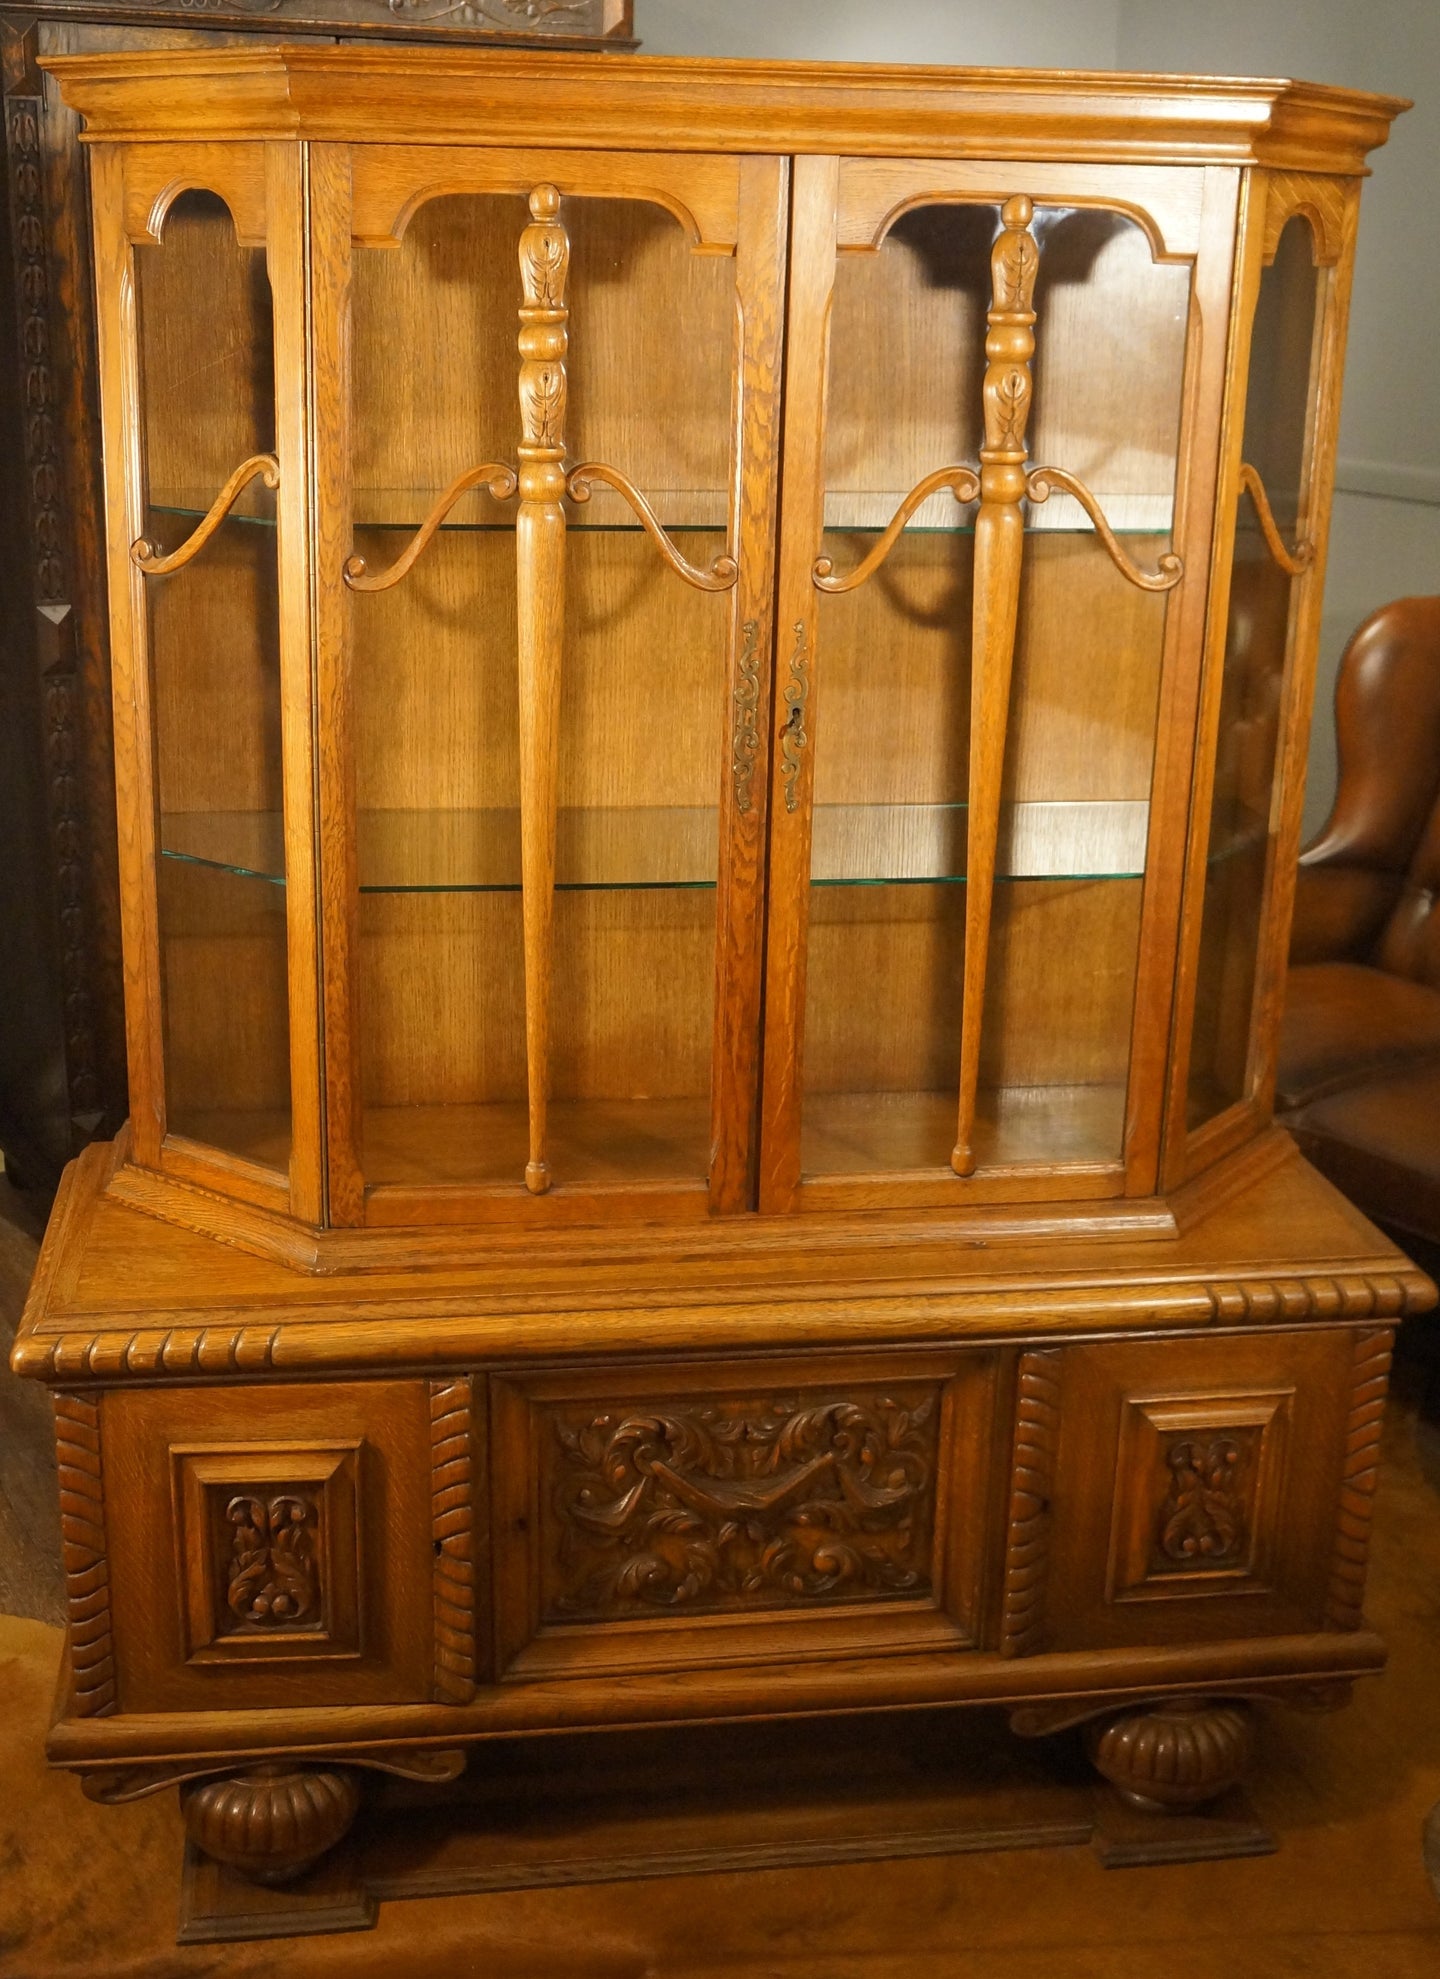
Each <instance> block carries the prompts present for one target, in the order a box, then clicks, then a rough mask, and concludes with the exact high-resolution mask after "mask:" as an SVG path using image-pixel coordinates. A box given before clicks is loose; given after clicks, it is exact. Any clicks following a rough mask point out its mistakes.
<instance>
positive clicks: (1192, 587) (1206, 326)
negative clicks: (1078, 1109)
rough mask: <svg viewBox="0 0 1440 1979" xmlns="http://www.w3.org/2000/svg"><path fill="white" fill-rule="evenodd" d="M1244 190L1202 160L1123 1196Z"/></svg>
mask: <svg viewBox="0 0 1440 1979" xmlns="http://www.w3.org/2000/svg"><path fill="white" fill-rule="evenodd" d="M1239 197H1240V173H1239V170H1238V168H1236V167H1234V166H1209V167H1206V169H1205V185H1204V194H1203V198H1202V202H1201V212H1200V237H1199V242H1198V244H1197V248H1196V253H1195V261H1194V273H1193V275H1192V278H1191V291H1190V322H1189V332H1188V336H1187V350H1186V359H1185V395H1184V399H1183V405H1184V413H1183V418H1184V427H1183V430H1182V433H1181V436H1180V454H1179V459H1178V461H1177V463H1176V473H1175V525H1174V530H1173V533H1172V536H1171V543H1172V547H1173V549H1174V550H1175V552H1176V554H1177V555H1179V557H1180V558H1181V561H1182V562H1183V564H1184V567H1185V570H1186V571H1187V572H1188V573H1191V581H1190V582H1188V583H1184V584H1181V585H1180V586H1179V587H1178V588H1177V589H1176V591H1175V593H1174V596H1173V597H1172V599H1171V601H1170V608H1169V611H1168V613H1167V615H1166V624H1165V643H1164V647H1163V650H1162V653H1161V660H1160V702H1159V709H1158V713H1157V720H1156V731H1155V767H1154V771H1153V774H1152V777H1151V787H1150V829H1149V833H1148V847H1149V850H1148V853H1147V857H1146V862H1145V890H1144V896H1143V901H1142V906H1141V915H1140V952H1139V957H1138V963H1137V969H1136V978H1135V1014H1134V1019H1133V1023H1132V1027H1131V1043H1130V1075H1129V1083H1128V1087H1127V1092H1126V1101H1125V1193H1126V1194H1127V1195H1132V1196H1144V1195H1149V1194H1151V1193H1153V1192H1154V1190H1155V1189H1156V1188H1157V1187H1158V1186H1159V1169H1160V1154H1161V1132H1162V1122H1163V1118H1164V1110H1165V1092H1166V1066H1167V1061H1168V1057H1169V1051H1170V1042H1171V1038H1172V1036H1173V1035H1174V1033H1173V1030H1172V1010H1173V1003H1174V999H1175V984H1176V967H1175V964H1176V956H1177V951H1178V947H1179V938H1180V916H1181V907H1182V898H1183V892H1184V880H1185V819H1186V815H1187V811H1188V808H1189V804H1190V793H1191V781H1192V777H1193V772H1194V758H1193V750H1192V748H1191V738H1192V736H1193V734H1194V726H1195V716H1196V709H1197V706H1198V703H1199V698H1200V691H1201V678H1202V673H1203V667H1204V657H1205V624H1206V605H1207V596H1208V586H1207V585H1206V584H1205V583H1203V582H1202V581H1201V579H1202V577H1203V576H1204V574H1205V572H1206V571H1207V569H1208V567H1209V565H1210V559H1211V554H1212V544H1213V538H1214V533H1215V525H1216V479H1217V470H1218V467H1219V464H1220V459H1221V449H1222V439H1223V429H1224V413H1225V367H1226V361H1227V357H1228V354H1229V344H1230V320H1231V301H1232V291H1233V286H1234V278H1235V222H1236V207H1237V202H1238V200H1239Z"/></svg>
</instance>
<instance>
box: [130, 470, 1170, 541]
mask: <svg viewBox="0 0 1440 1979" xmlns="http://www.w3.org/2000/svg"><path fill="white" fill-rule="evenodd" d="M441 492H442V491H441V490H440V489H438V488H357V489H356V490H355V494H354V505H355V514H354V521H355V528H356V529H357V530H372V529H375V530H394V531H396V532H397V533H400V534H403V535H413V534H414V532H415V531H416V530H417V529H418V528H419V527H420V525H421V523H422V522H423V521H424V520H425V517H426V516H427V515H428V514H429V513H430V512H431V510H432V509H433V508H434V506H435V503H436V502H437V501H438V499H439V497H440V494H441ZM644 492H645V495H646V499H647V500H648V501H649V502H650V505H651V507H652V508H653V509H654V510H655V513H656V514H657V515H658V516H659V518H660V521H661V524H662V525H663V527H664V528H665V529H666V531H667V532H668V533H669V534H671V535H686V534H695V533H698V534H705V535H724V534H725V533H726V532H727V531H728V528H729V509H730V497H729V493H728V491H727V490H725V489H723V488H713V489H711V488H672V489H662V490H660V491H658V492H657V491H652V490H649V489H646V490H645V491H644ZM907 492H908V491H907V490H906V489H904V488H899V489H894V490H883V491H882V490H873V489H830V490H829V491H828V492H827V493H826V496H825V531H826V533H827V535H828V534H832V533H833V534H837V535H846V536H871V535H879V534H880V532H881V531H882V530H884V529H887V528H888V527H889V525H890V521H891V518H892V517H893V516H894V514H895V511H896V510H897V509H898V508H899V506H900V504H901V503H902V502H903V501H904V499H905V496H906V493H907ZM214 499H215V490H214V489H213V488H206V489H200V488H171V489H165V490H164V491H162V492H157V493H156V494H155V495H154V496H153V497H152V499H151V501H150V512H151V513H152V514H154V515H176V516H186V517H190V518H199V517H200V516H202V515H204V514H205V513H206V512H207V510H208V509H209V506H210V503H211V502H212V501H213V500H214ZM1097 499H1098V501H1099V503H1100V506H1101V509H1102V510H1103V512H1104V514H1105V517H1106V519H1107V521H1108V522H1109V523H1110V526H1111V528H1112V529H1113V530H1114V532H1115V534H1116V535H1117V536H1163V537H1168V536H1169V534H1170V529H1171V521H1172V511H1173V504H1172V501H1171V498H1170V496H1169V495H1134V494H1104V493H1101V494H1099V495H1098V496H1097ZM564 506H565V515H566V522H567V526H568V527H569V528H571V529H577V530H582V531H590V530H598V531H601V532H605V531H627V532H628V531H635V530H638V529H640V527H641V524H640V522H639V520H638V518H637V517H636V515H635V512H634V510H633V509H632V508H631V507H630V506H629V504H628V503H627V502H625V501H624V500H623V499H622V497H621V496H619V495H617V494H616V493H615V491H614V490H613V489H611V488H607V487H605V486H603V484H601V483H598V482H597V483H596V485H595V488H594V491H593V493H592V494H591V497H590V499H589V501H588V502H584V503H580V502H571V501H567V502H566V503H565V505H564ZM1025 507H1026V515H1025V527H1026V529H1027V530H1028V531H1030V532H1032V533H1033V534H1035V535H1068V536H1093V535H1094V534H1095V531H1094V528H1093V526H1092V525H1091V523H1090V520H1089V518H1088V517H1087V516H1086V514H1085V511H1084V510H1083V509H1082V508H1081V507H1080V505H1079V503H1078V502H1077V501H1075V500H1074V499H1073V497H1072V496H1070V495H1066V494H1054V495H1052V496H1051V497H1050V499H1049V500H1048V501H1047V502H1045V503H1044V504H1043V505H1040V504H1035V503H1027V504H1026V505H1025ZM226 520H227V521H229V522H233V523H247V524H249V525H250V526H251V527H253V528H261V529H273V528H274V527H275V495H274V491H273V490H271V489H267V488H266V487H265V486H264V484H263V483H262V482H260V481H255V482H252V483H251V485H250V486H249V487H248V488H246V489H244V490H243V491H242V492H241V495H240V497H239V499H238V501H237V502H236V504H235V506H234V508H232V509H231V511H230V513H229V515H228V517H227V518H226ZM440 527H441V529H442V530H449V531H456V530H458V531H461V532H462V533H463V532H470V533H476V532H479V533H485V532H487V531H488V532H490V533H496V534H505V533H508V532H510V531H513V529H514V527H515V507H514V503H513V501H511V502H496V501H494V500H493V499H492V498H491V496H489V495H488V494H487V493H486V492H485V491H484V490H483V489H471V490H469V491H468V492H467V493H466V494H464V495H462V496H461V497H460V499H459V501H458V502H456V504H455V506H454V507H453V508H452V509H451V511H450V513H449V514H448V515H447V516H446V518H445V520H444V522H442V523H441V525H440ZM974 531H975V504H974V503H971V504H969V505H968V506H966V507H962V506H961V505H960V504H959V503H958V502H956V501H955V499H954V498H953V496H951V495H948V494H944V493H941V494H939V495H932V496H931V497H930V499H929V500H928V501H925V502H922V503H921V504H920V507H919V508H918V509H916V511H915V513H914V515H913V516H912V517H911V518H910V521H909V522H908V523H907V525H906V534H907V535H922V536H923V535H934V536H969V535H973V534H974Z"/></svg>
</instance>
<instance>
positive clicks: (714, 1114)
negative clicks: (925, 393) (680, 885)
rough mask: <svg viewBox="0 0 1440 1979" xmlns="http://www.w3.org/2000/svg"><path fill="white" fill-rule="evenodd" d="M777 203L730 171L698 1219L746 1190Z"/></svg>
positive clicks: (761, 859)
mask: <svg viewBox="0 0 1440 1979" xmlns="http://www.w3.org/2000/svg"><path fill="white" fill-rule="evenodd" d="M788 191H789V186H788V164H787V161H786V160H784V159H779V158H745V159H743V160H742V161H741V163H740V203H739V228H738V236H739V237H738V240H737V243H736V249H735V260H736V266H735V285H736V314H737V321H738V326H739V348H738V352H737V364H736V373H735V481H734V489H733V493H732V499H731V527H730V540H731V541H732V543H734V544H735V545H736V546H737V550H736V556H737V561H738V563H739V566H740V574H739V578H738V580H737V583H736V587H735V591H734V594H733V598H732V604H731V612H730V654H729V669H728V677H727V687H728V692H727V701H726V707H725V719H726V724H727V733H728V735H729V739H730V748H729V752H728V757H727V760H726V763H725V767H724V770H723V772H722V775H721V781H720V845H721V859H720V866H719V872H718V875H717V879H718V898H717V901H716V925H715V1041H714V1046H713V1056H712V1061H711V1062H712V1066H713V1077H712V1096H711V1136H710V1144H711V1158H710V1178H709V1189H710V1207H711V1208H712V1210H715V1211H716V1212H717V1213H720V1214H735V1213H737V1212H739V1211H741V1210H745V1209H748V1208H749V1207H750V1206H751V1204H752V1202H753V1200H754V1194H755V1186H756V1183H755V1169H756V1161H757V1137H758V1129H759V1122H758V1118H757V1110H758V1098H759V1084H760V1024H761V986H762V977H763V970H764V953H765V950H764V934H765V828H766V818H767V814H768V810H769V806H768V803H767V795H768V791H769V772H770V748H769V735H770V709H771V678H772V674H773V668H774V655H775V565H776V514H777V507H778V494H779V466H780V375H781V374H780V367H781V363H782V360H783V354H784V304H785V254H786V239H787V233H788V224H789V210H788V198H787V195H788Z"/></svg>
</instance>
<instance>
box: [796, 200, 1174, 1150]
mask: <svg viewBox="0 0 1440 1979" xmlns="http://www.w3.org/2000/svg"><path fill="white" fill-rule="evenodd" d="M998 225H999V215H998V212H997V210H996V209H995V208H993V207H967V206H937V207H927V208H922V209H918V210H916V211H914V212H911V213H909V214H907V215H905V216H904V217H903V218H902V219H901V221H900V222H899V223H898V224H897V226H896V227H895V228H894V230H893V231H892V232H891V234H890V235H889V236H888V237H887V239H886V241H885V243H884V245H883V246H882V248H881V249H880V252H879V253H878V254H875V255H845V256H842V257H841V260H840V263H839V267H838V271H837V283H836V292H835V303H834V311H833V316H832V334H831V349H832V353H833V354H832V359H831V385H830V414H829V422H828V431H827V456H826V473H827V481H826V495H825V515H826V523H827V529H826V552H827V554H828V555H829V556H830V557H831V559H832V561H833V563H834V566H835V568H836V570H837V571H841V572H843V571H845V570H848V569H852V568H853V567H854V566H855V564H856V563H858V562H859V560H860V558H861V557H862V556H863V555H864V554H865V552H866V550H867V549H868V547H869V546H870V544H871V543H872V542H873V540H874V535H875V533H876V532H877V531H878V530H879V529H880V528H882V527H883V526H884V524H885V523H887V522H888V521H889V519H890V516H891V515H892V514H893V513H894V510H895V509H896V508H897V507H898V506H899V503H900V501H901V500H902V498H903V496H904V495H905V493H906V492H907V491H908V490H909V489H910V488H911V487H913V486H914V485H915V483H916V482H918V481H919V480H921V479H922V478H923V476H925V475H926V474H928V473H930V472H932V471H934V470H935V469H936V468H939V467H943V466H947V465H953V464H957V463H967V464H974V463H975V462H976V461H977V460H978V455H979V448H980V443H981V437H982V435H981V427H980V419H981V381H982V377H983V373H984V367H985V358H984V338H985V316H986V310H987V308H988V306H989V302H990V268H989V253H990V245H991V242H992V240H993V238H994V235H995V232H996V230H997V227H998ZM1034 232H1035V234H1036V237H1037V239H1038V240H1039V241H1040V243H1041V261H1040V275H1039V279H1038V282H1037V285H1036V311H1037V317H1038V321H1037V328H1036V336H1037V355H1036V358H1035V362H1034V365H1033V373H1034V380H1035V396H1034V414H1033V417H1032V421H1031V451H1032V456H1033V458H1034V459H1035V460H1036V461H1037V462H1043V463H1045V464H1047V465H1053V466H1056V467H1063V468H1066V469H1068V470H1069V471H1070V472H1071V473H1073V474H1076V475H1078V476H1079V477H1080V478H1081V479H1082V480H1084V481H1086V482H1087V483H1088V484H1089V486H1090V487H1091V489H1092V490H1093V491H1094V492H1095V494H1096V496H1097V498H1098V499H1099V501H1100V503H1101V505H1102V507H1103V509H1104V511H1105V513H1106V515H1107V517H1108V518H1109V519H1110V520H1111V522H1112V525H1113V526H1114V527H1115V529H1116V531H1117V533H1118V534H1120V535H1122V536H1124V537H1125V547H1126V549H1127V550H1128V552H1129V553H1130V554H1131V555H1132V556H1133V557H1134V558H1135V559H1136V560H1137V561H1139V562H1141V563H1143V564H1145V565H1146V567H1148V568H1152V569H1153V567H1154V563H1155V558H1156V557H1157V556H1158V555H1159V554H1160V553H1161V552H1162V551H1164V550H1166V549H1168V548H1169V547H1170V536H1169V531H1170V524H1171V509H1172V503H1173V494H1174V479H1175V463H1176V455H1177V446H1178V436H1179V425H1180V405H1181V389H1182V380H1183V371H1184V345H1185V326H1186V316H1187V310H1188V303H1189V270H1188V268H1185V267H1180V266H1176V267H1169V266H1157V265H1156V264H1155V263H1154V261H1153V260H1152V258H1151V253H1150V247H1149V243H1148V241H1147V239H1146V237H1145V235H1144V233H1143V231H1142V230H1141V229H1140V228H1139V227H1138V226H1137V225H1136V224H1134V223H1133V222H1131V221H1129V220H1127V219H1124V218H1122V217H1120V216H1118V215H1114V214H1107V213H1101V212H1089V211H1084V212H1067V211H1063V210H1058V209H1050V210H1041V211H1039V212H1037V214H1036V219H1035V226H1034ZM875 351H881V352H883V353H884V360H885V361H884V363H883V365H875V364H873V363H871V362H867V353H870V352H875ZM975 513H976V511H975V509H974V507H973V506H972V507H965V508H961V507H960V506H959V505H957V503H956V502H955V501H954V499H953V498H952V497H951V496H950V495H949V494H948V493H945V494H941V495H938V496H935V497H932V498H931V499H930V500H929V501H927V502H926V503H925V504H924V505H923V507H922V508H921V509H920V510H919V511H917V514H916V518H915V520H914V521H913V522H912V523H911V524H910V526H909V527H908V528H907V530H906V532H905V534H904V536H903V537H902V538H901V539H900V541H899V543H898V544H897V545H896V547H895V549H894V550H893V551H892V553H891V555H890V557H889V559H888V560H887V562H886V563H885V564H884V565H883V566H882V568H881V570H880V571H879V572H878V573H877V574H876V575H875V576H874V577H872V578H871V579H870V580H869V581H868V582H867V583H866V584H864V585H863V586H862V587H861V588H860V589H858V590H857V591H854V592H850V593H846V594H842V595H838V596H830V595H827V596H825V597H823V599H822V603H821V607H820V609H821V619H820V635H819V641H818V644H819V647H820V662H819V673H820V676H821V682H822V684H821V686H820V689H819V692H818V696H817V699H818V701H819V704H820V708H821V713H820V715H819V717H818V724H817V731H816V733H817V742H816V758H815V815H814V827H813V834H812V854H811V882H812V888H811V902H810V937H809V950H808V961H807V1001H806V1020H805V1021H806V1031H805V1094H806V1099H805V1110H804V1127H803V1140H802V1166H803V1169H804V1170H805V1172H806V1173H808V1174H812V1175H813V1174H840V1173H847V1172H848V1173H879V1172H885V1171H903V1170H931V1171H934V1170H941V1171H944V1172H947V1173H948V1170H949V1157H950V1151H951V1148H952V1147H953V1146H954V1142H955V1128H956V1100H957V1088H958V1070H959V1043H960V1023H961V1003H962V996H961V981H962V970H963V963H964V941H965V930H964V920H965V872H966V787H967V781H968V773H969V711H970V619H971V554H972V543H971V538H972V536H973V529H974V517H975ZM1026 531H1027V538H1026V551H1025V563H1024V567H1023V573H1022V579H1021V591H1020V606H1019V623H1018V629H1017V636H1016V646H1015V663H1014V675H1013V682H1012V691H1011V708H1010V724H1009V737H1008V744H1007V754H1006V769H1005V790H1004V802H1003V805H1002V811H1001V822H1000V843H999V851H998V857H997V869H996V870H997V878H998V879H999V880H1000V881H1001V882H1003V883H1002V884H1001V885H1000V886H998V887H997V890H996V895H995V907H994V914H993V922H992V932H991V947H990V959H989V968H988V985H987V994H986V1005H985V1027H984V1031H983V1034H982V1052H981V1070H980V1085H981V1090H980V1095H979V1121H978V1124H977V1134H976V1150H977V1157H978V1162H979V1165H980V1166H981V1167H987V1166H989V1167H994V1166H996V1165H1010V1164H1027V1163H1046V1164H1050V1163H1054V1162H1057V1161H1059V1162H1064V1161H1068V1160H1073V1161H1095V1160H1101V1159H1113V1158H1115V1157H1118V1155H1119V1153H1120V1151H1121V1138H1122V1129H1123V1119H1124V1101H1125V1077H1126V1067H1127V1062H1128V1057H1129V1035H1130V1019H1131V1006H1132V1002H1133V994H1134V977H1135V965H1136V957H1137V952H1138V937H1139V914H1140V895H1141V877H1142V875H1143V873H1144V870H1145V852H1146V839H1147V834H1148V822H1149V792H1150V774H1151V763H1152V758H1153V753H1154V730H1155V719H1156V709H1157V705H1158V691H1159V674H1160V657H1161V642H1162V638H1163V629H1164V616H1165V600H1164V598H1163V597H1159V596H1155V595H1153V594H1147V593H1144V592H1141V591H1138V590H1136V589H1135V588H1134V587H1132V586H1131V585H1129V584H1127V583H1126V582H1125V580H1124V579H1123V578H1122V577H1121V576H1120V574H1119V573H1118V572H1117V571H1116V570H1115V569H1114V567H1113V565H1112V564H1111V561H1110V559H1109V557H1108V555H1107V554H1106V552H1105V550H1104V548H1103V546H1102V545H1101V544H1100V542H1099V540H1098V538H1097V536H1096V535H1095V533H1094V531H1093V529H1092V527H1091V525H1090V523H1089V521H1088V520H1087V519H1086V517H1085V515H1084V512H1083V510H1082V509H1081V508H1080V507H1079V505H1078V504H1077V503H1076V502H1075V501H1073V499H1072V498H1070V497H1069V496H1064V495H1059V494H1056V495H1052V496H1051V497H1050V499H1049V500H1048V501H1047V502H1045V503H1043V504H1038V503H1032V504H1029V505H1028V506H1027V513H1026Z"/></svg>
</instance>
